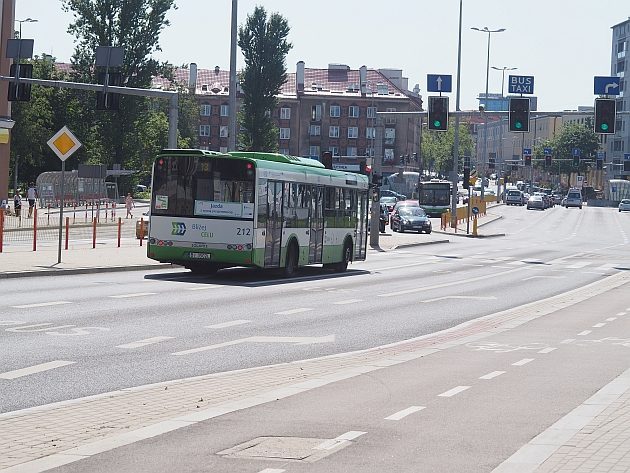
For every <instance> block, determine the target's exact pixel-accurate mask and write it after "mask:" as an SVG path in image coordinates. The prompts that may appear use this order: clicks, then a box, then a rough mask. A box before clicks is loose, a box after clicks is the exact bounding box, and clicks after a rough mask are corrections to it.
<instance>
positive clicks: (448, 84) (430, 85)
mask: <svg viewBox="0 0 630 473" xmlns="http://www.w3.org/2000/svg"><path fill="white" fill-rule="evenodd" d="M452 78H453V76H450V75H447V74H427V92H451V91H452V90H453V87H452V83H453V80H452Z"/></svg>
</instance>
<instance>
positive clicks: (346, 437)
mask: <svg viewBox="0 0 630 473" xmlns="http://www.w3.org/2000/svg"><path fill="white" fill-rule="evenodd" d="M366 433H367V432H360V431H358V430H351V431H350V432H346V433H345V434H342V435H340V436H339V437H335V438H334V439H330V440H326V441H325V442H322V443H320V444H319V445H317V446H316V447H314V448H315V449H316V450H331V449H333V448H335V447H337V446H339V445H340V444H342V443H346V442H349V441H350V440H354V439H356V438H358V437H360V436H361V435H364V434H366Z"/></svg>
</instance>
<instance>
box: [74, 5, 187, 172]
mask: <svg viewBox="0 0 630 473" xmlns="http://www.w3.org/2000/svg"><path fill="white" fill-rule="evenodd" d="M62 6H63V9H64V10H65V11H68V12H72V13H74V22H73V23H71V24H70V26H69V27H68V32H69V33H70V34H73V35H74V36H75V37H76V41H75V43H76V45H75V51H74V55H73V57H72V64H73V68H74V73H73V80H76V81H79V82H91V83H96V74H97V72H98V71H96V69H95V67H94V63H95V55H96V48H97V47H98V46H120V47H122V48H123V50H124V61H123V65H122V67H121V68H120V72H121V76H122V84H123V85H125V86H129V87H139V88H148V87H150V85H151V80H152V78H153V77H154V76H157V75H163V76H166V77H170V76H172V68H171V66H170V65H168V64H165V63H162V64H160V63H159V62H158V61H157V60H155V59H153V58H152V57H151V54H152V53H153V52H155V51H160V46H159V38H160V33H161V32H162V30H163V29H164V28H165V27H166V26H168V25H169V21H168V20H167V19H166V14H167V13H168V12H169V11H170V10H171V9H172V8H176V6H175V3H174V0H125V1H121V0H62ZM82 97H83V98H84V100H82V109H83V110H82V112H81V120H80V121H79V122H77V130H76V131H77V133H78V135H79V136H81V137H82V138H83V139H82V141H83V143H84V145H85V149H86V151H85V152H86V155H87V160H88V161H91V162H98V163H102V164H110V163H120V164H128V161H129V160H130V157H131V156H133V157H134V159H135V157H137V156H138V155H139V149H141V146H137V145H138V143H139V142H140V134H141V133H142V130H139V129H138V128H137V125H138V124H139V123H141V120H142V119H143V117H144V118H146V117H147V115H148V114H149V113H150V111H151V110H150V104H151V101H150V100H149V99H146V98H142V97H135V96H133V97H132V96H124V98H123V99H122V100H121V101H120V109H119V110H118V111H116V112H114V111H100V112H97V111H95V110H94V108H95V100H94V95H93V94H88V93H85V94H83V95H82ZM90 97H91V99H90ZM143 159H152V156H144V157H143Z"/></svg>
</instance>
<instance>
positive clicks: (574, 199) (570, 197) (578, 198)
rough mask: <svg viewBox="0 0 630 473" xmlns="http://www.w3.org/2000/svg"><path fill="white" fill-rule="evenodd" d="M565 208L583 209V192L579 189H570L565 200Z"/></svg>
mask: <svg viewBox="0 0 630 473" xmlns="http://www.w3.org/2000/svg"><path fill="white" fill-rule="evenodd" d="M564 206H565V208H567V209H568V208H569V207H578V208H580V209H581V208H582V191H581V190H580V189H577V188H574V189H569V192H568V193H567V196H566V197H565V198H564Z"/></svg>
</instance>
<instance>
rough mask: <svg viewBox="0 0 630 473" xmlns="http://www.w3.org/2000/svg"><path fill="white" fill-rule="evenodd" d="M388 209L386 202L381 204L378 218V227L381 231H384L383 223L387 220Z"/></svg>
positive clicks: (385, 223)
mask: <svg viewBox="0 0 630 473" xmlns="http://www.w3.org/2000/svg"><path fill="white" fill-rule="evenodd" d="M389 215H390V212H389V209H388V208H387V205H386V204H381V210H380V214H379V219H378V229H379V231H380V232H381V233H385V225H387V222H388V221H389Z"/></svg>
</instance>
